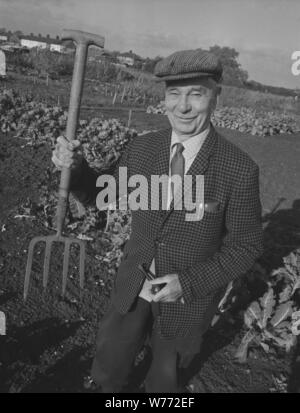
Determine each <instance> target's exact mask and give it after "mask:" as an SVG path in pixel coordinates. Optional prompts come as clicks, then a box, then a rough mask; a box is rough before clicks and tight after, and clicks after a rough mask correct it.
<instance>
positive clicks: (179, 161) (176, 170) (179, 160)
mask: <svg viewBox="0 0 300 413" xmlns="http://www.w3.org/2000/svg"><path fill="white" fill-rule="evenodd" d="M175 145H176V152H175V154H174V156H173V158H172V160H171V176H173V175H179V176H180V177H181V179H182V181H181V182H182V188H183V177H184V156H183V155H182V152H183V151H184V146H183V145H182V143H176V144H175ZM171 188H172V198H174V193H175V192H176V186H175V187H174V183H173V182H172V185H171Z"/></svg>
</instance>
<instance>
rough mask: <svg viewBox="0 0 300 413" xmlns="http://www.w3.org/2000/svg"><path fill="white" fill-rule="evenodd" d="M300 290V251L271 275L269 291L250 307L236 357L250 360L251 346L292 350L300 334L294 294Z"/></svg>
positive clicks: (287, 258) (289, 257) (293, 254)
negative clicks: (249, 351)
mask: <svg viewBox="0 0 300 413" xmlns="http://www.w3.org/2000/svg"><path fill="white" fill-rule="evenodd" d="M299 288H300V250H296V251H294V252H292V253H291V254H289V255H288V256H287V257H285V258H284V267H282V268H279V269H277V270H275V271H273V272H272V274H271V276H270V280H269V282H268V290H267V291H266V293H265V294H264V295H263V296H262V297H261V298H260V299H259V300H258V301H254V302H252V303H251V304H250V306H249V307H248V308H247V310H246V311H245V313H244V324H245V330H246V332H245V335H244V337H243V338H242V341H241V343H240V345H239V347H238V349H237V352H236V358H237V359H238V360H239V361H240V362H245V361H246V360H247V353H248V349H249V347H250V346H261V347H262V348H263V349H264V351H265V352H269V350H270V348H271V347H274V348H275V349H276V348H281V349H284V350H285V351H287V352H288V351H290V350H291V349H292V347H293V346H294V345H295V344H296V339H297V336H298V335H299V334H300V310H299V308H297V304H296V301H295V299H294V298H295V294H296V293H298V290H299Z"/></svg>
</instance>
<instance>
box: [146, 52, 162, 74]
mask: <svg viewBox="0 0 300 413" xmlns="http://www.w3.org/2000/svg"><path fill="white" fill-rule="evenodd" d="M161 59H162V57H161V56H156V57H155V58H154V59H150V58H149V57H147V59H146V60H145V62H144V64H143V70H144V71H145V72H149V73H153V72H154V68H155V66H156V63H157V62H159V61H160V60H161Z"/></svg>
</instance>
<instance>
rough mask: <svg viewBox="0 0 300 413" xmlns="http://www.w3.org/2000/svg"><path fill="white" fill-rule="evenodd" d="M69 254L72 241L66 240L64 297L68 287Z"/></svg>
mask: <svg viewBox="0 0 300 413" xmlns="http://www.w3.org/2000/svg"><path fill="white" fill-rule="evenodd" d="M69 256H70V241H69V240H67V239H66V240H65V251H64V264H63V281H62V296H63V297H64V295H65V292H66V287H67V280H68V269H69Z"/></svg>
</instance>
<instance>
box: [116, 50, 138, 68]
mask: <svg viewBox="0 0 300 413" xmlns="http://www.w3.org/2000/svg"><path fill="white" fill-rule="evenodd" d="M117 59H118V61H119V62H120V63H121V64H123V65H124V66H135V65H136V64H137V63H139V62H142V58H141V57H140V56H138V55H137V54H135V53H133V52H132V50H130V51H129V52H125V53H121V54H119V55H118V56H117Z"/></svg>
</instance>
